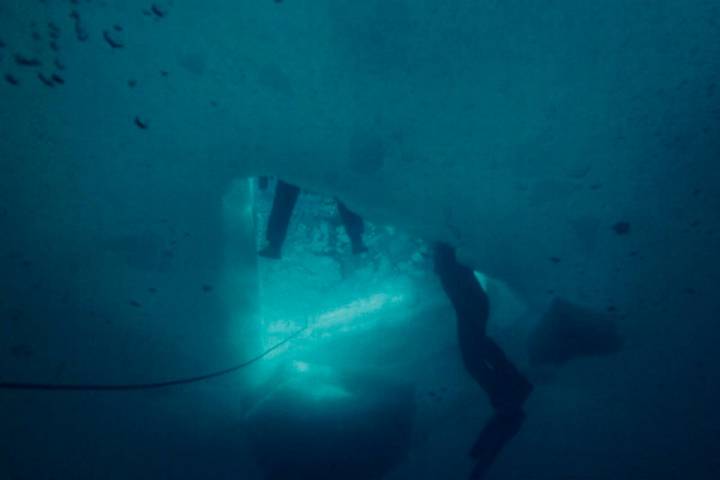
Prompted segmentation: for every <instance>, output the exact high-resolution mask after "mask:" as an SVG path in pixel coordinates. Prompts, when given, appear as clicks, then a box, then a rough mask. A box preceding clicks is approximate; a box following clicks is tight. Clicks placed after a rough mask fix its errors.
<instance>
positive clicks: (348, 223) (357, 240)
mask: <svg viewBox="0 0 720 480" xmlns="http://www.w3.org/2000/svg"><path fill="white" fill-rule="evenodd" d="M336 202H337V209H338V213H339V214H340V218H341V219H342V222H343V225H344V226H345V231H346V232H347V235H348V237H349V238H350V244H351V245H352V252H353V254H359V253H364V252H367V247H366V246H365V244H364V243H363V238H362V237H363V233H364V232H365V224H364V222H363V219H362V217H361V216H360V215H358V214H357V213H355V212H353V211H352V210H350V209H349V208H347V206H346V205H345V204H344V203H342V202H341V201H340V200H336Z"/></svg>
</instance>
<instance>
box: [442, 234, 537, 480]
mask: <svg viewBox="0 0 720 480" xmlns="http://www.w3.org/2000/svg"><path fill="white" fill-rule="evenodd" d="M434 264H435V272H436V273H437V275H438V277H439V278H440V283H441V284H442V287H443V290H444V291H445V294H446V295H447V296H448V298H449V299H450V302H451V303H452V305H453V307H454V309H455V315H456V317H457V333H458V341H459V344H460V353H461V355H462V359H463V363H464V365H465V368H466V369H467V371H468V373H469V374H470V375H471V376H472V377H473V379H474V380H475V381H476V382H477V383H478V384H479V385H480V386H481V387H482V389H483V390H485V392H486V393H487V394H488V396H489V397H490V403H491V404H492V406H493V408H494V410H495V413H494V414H493V416H492V418H491V419H490V420H489V421H488V423H487V424H486V425H485V427H484V428H483V430H482V431H481V432H480V435H479V436H478V439H477V440H476V442H475V444H474V445H473V447H472V449H471V451H470V455H471V456H472V457H473V458H474V459H475V461H476V465H475V468H474V470H473V472H472V475H471V477H470V478H471V479H473V480H478V479H481V478H484V475H485V473H486V472H487V470H488V468H489V467H490V465H492V463H493V462H494V460H495V458H496V457H497V455H498V454H499V453H500V451H501V450H502V448H503V447H504V446H505V444H506V443H507V442H509V441H510V440H511V439H512V438H513V437H514V436H515V434H517V433H518V431H519V430H520V428H521V427H522V424H523V422H524V420H525V413H524V411H523V405H524V403H525V401H526V400H527V398H528V397H529V396H530V393H531V392H532V390H533V386H532V384H531V383H530V382H529V381H528V380H527V378H525V376H524V375H523V374H522V373H520V372H519V371H518V369H517V368H516V367H515V365H513V364H512V363H511V362H510V360H508V358H507V357H506V356H505V353H503V351H502V350H501V349H500V347H499V346H498V345H497V344H496V343H495V342H494V341H493V340H492V339H490V338H489V337H488V336H487V335H486V334H485V331H486V326H487V321H488V317H489V314H490V302H489V299H488V296H487V294H486V293H485V290H483V288H482V285H480V282H479V281H478V280H477V278H476V277H475V273H474V272H473V270H472V269H471V268H469V267H466V266H465V265H462V264H460V263H459V262H458V261H457V259H456V258H455V249H454V248H453V247H451V246H450V245H448V244H445V243H438V244H436V245H435V248H434Z"/></svg>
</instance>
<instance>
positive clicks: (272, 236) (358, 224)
mask: <svg viewBox="0 0 720 480" xmlns="http://www.w3.org/2000/svg"><path fill="white" fill-rule="evenodd" d="M299 194H300V188H299V187H297V186H295V185H292V184H290V183H287V182H284V181H282V180H278V181H277V185H276V186H275V196H274V198H273V204H272V209H271V210H270V218H269V219H268V225H267V230H266V231H265V238H266V239H267V245H266V246H265V247H263V248H262V249H261V250H260V251H259V252H258V255H260V256H262V257H266V258H273V259H279V258H281V257H282V247H283V244H284V243H285V238H286V237H287V231H288V227H289V226H290V219H291V218H292V213H293V210H294V208H295V204H296V203H297V199H298V195H299ZM335 201H336V202H337V210H338V213H339V214H340V218H341V220H342V223H343V226H344V227H345V231H346V232H347V235H348V237H349V238H350V244H351V245H352V252H353V254H360V253H363V252H366V251H367V247H366V246H365V244H364V243H363V238H362V236H363V232H364V231H365V225H364V222H363V219H362V218H361V217H360V216H359V215H358V214H356V213H355V212H353V211H352V210H350V209H349V208H347V206H345V204H344V203H342V202H341V201H340V200H338V199H335Z"/></svg>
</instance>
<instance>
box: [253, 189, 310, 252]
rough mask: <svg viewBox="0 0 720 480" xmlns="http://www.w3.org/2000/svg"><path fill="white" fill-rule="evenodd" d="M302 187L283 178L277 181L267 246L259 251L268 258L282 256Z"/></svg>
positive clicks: (266, 235) (267, 234) (267, 233)
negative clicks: (284, 180)
mask: <svg viewBox="0 0 720 480" xmlns="http://www.w3.org/2000/svg"><path fill="white" fill-rule="evenodd" d="M299 194H300V188H298V187H296V186H295V185H291V184H289V183H287V182H283V181H282V180H278V181H277V185H276V186H275V197H274V198H273V205H272V210H271V211H270V218H269V219H268V225H267V231H266V233H265V238H267V242H268V243H267V246H265V248H263V249H262V250H260V251H259V252H258V254H259V255H261V256H263V257H267V258H280V257H281V255H282V247H283V243H285V237H286V236H287V231H288V226H289V225H290V218H291V217H292V213H293V209H294V208H295V203H296V202H297V198H298V195H299Z"/></svg>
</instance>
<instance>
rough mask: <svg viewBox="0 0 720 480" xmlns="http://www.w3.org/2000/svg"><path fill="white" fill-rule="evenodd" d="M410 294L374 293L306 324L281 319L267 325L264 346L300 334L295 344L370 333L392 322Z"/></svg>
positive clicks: (299, 365) (299, 368) (297, 366)
mask: <svg viewBox="0 0 720 480" xmlns="http://www.w3.org/2000/svg"><path fill="white" fill-rule="evenodd" d="M407 298H408V295H407V294H403V293H375V294H372V295H369V296H366V297H363V298H359V299H356V300H353V301H351V302H349V303H346V304H344V305H341V306H339V307H337V308H334V309H332V310H329V311H326V312H323V313H320V314H318V315H314V316H310V317H309V318H308V319H307V320H306V321H301V320H299V319H280V320H270V321H267V320H266V321H265V322H264V325H265V326H264V335H263V336H264V343H265V344H266V345H272V344H275V343H278V342H279V341H282V340H283V339H284V338H287V337H289V336H291V335H294V334H297V332H298V331H301V330H302V331H301V333H300V334H299V335H297V338H296V339H295V340H294V341H300V340H306V341H307V340H313V339H315V340H318V339H327V338H330V337H332V336H333V335H337V334H341V333H349V332H352V331H358V330H367V329H370V328H373V327H376V326H378V324H379V323H385V322H391V321H393V320H394V319H395V318H396V317H395V316H394V315H392V314H391V311H390V309H391V308H392V309H394V308H395V307H398V306H400V305H402V304H404V303H406V302H407ZM289 348H292V346H291V343H288V344H287V345H285V346H284V347H283V348H279V349H277V350H276V351H274V352H272V353H271V354H270V355H268V357H267V358H273V357H277V356H278V355H281V354H282V353H283V352H285V351H287V350H288V349H289ZM293 368H294V369H295V370H297V371H298V372H303V371H306V370H307V368H308V365H307V364H305V363H304V362H294V364H293Z"/></svg>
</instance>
